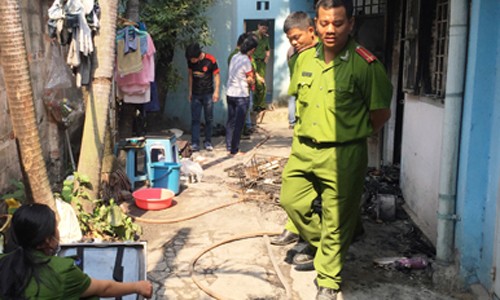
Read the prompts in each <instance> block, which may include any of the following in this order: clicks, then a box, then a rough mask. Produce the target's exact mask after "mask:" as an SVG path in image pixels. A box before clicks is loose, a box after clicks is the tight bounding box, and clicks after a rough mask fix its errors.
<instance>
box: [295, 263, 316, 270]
mask: <svg viewBox="0 0 500 300" xmlns="http://www.w3.org/2000/svg"><path fill="white" fill-rule="evenodd" d="M295 270H296V271H299V272H307V271H314V261H310V262H307V263H303V264H299V265H295Z"/></svg>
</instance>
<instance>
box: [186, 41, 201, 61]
mask: <svg viewBox="0 0 500 300" xmlns="http://www.w3.org/2000/svg"><path fill="white" fill-rule="evenodd" d="M200 54H201V47H200V44H198V43H193V44H191V45H189V46H187V48H186V59H191V58H198V57H200Z"/></svg>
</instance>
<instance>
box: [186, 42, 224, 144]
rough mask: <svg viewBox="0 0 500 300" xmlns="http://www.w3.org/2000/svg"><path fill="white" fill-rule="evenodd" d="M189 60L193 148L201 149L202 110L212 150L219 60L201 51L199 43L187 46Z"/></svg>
mask: <svg viewBox="0 0 500 300" xmlns="http://www.w3.org/2000/svg"><path fill="white" fill-rule="evenodd" d="M186 59H187V61H188V100H189V102H190V103H191V149H192V150H193V151H199V150H200V124H201V121H200V119H201V110H202V109H203V112H204V115H205V140H204V146H205V149H206V150H207V151H212V150H213V149H214V148H213V146H212V121H213V103H215V102H217V101H219V87H220V75H219V72H220V70H219V66H218V65H217V60H216V59H215V57H213V56H212V55H211V54H209V53H205V52H203V51H201V47H200V45H199V44H198V43H194V44H191V45H189V46H188V47H187V48H186Z"/></svg>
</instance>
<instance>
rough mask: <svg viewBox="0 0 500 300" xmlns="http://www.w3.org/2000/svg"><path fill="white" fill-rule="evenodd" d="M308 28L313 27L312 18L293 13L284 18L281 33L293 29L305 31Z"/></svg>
mask: <svg viewBox="0 0 500 300" xmlns="http://www.w3.org/2000/svg"><path fill="white" fill-rule="evenodd" d="M309 27H314V22H313V20H312V18H311V17H310V16H309V15H308V14H307V13H306V12H303V11H294V12H292V13H291V14H289V15H288V17H286V19H285V23H284V24H283V31H284V32H285V33H287V32H288V31H290V30H291V29H293V28H298V29H300V30H307V28H309Z"/></svg>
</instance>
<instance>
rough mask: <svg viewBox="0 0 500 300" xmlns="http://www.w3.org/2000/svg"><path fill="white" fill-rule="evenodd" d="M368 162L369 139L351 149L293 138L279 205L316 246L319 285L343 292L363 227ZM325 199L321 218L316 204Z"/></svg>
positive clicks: (354, 144) (309, 241)
mask: <svg viewBox="0 0 500 300" xmlns="http://www.w3.org/2000/svg"><path fill="white" fill-rule="evenodd" d="M367 164H368V153H367V145H366V141H364V140H362V141H360V142H359V143H351V144H348V145H341V146H332V144H321V145H318V144H314V143H313V142H312V141H311V140H310V139H305V138H298V137H294V139H293V143H292V152H291V154H290V158H289V159H288V162H287V164H286V166H285V168H284V170H283V175H282V177H283V182H282V187H281V197H280V202H281V205H282V206H283V208H284V209H285V211H286V212H287V214H288V217H289V218H290V219H291V221H292V222H293V224H294V225H295V227H296V228H297V229H298V231H299V233H300V236H301V237H302V238H303V239H305V240H306V241H307V242H308V243H309V244H310V245H312V246H314V247H316V248H317V252H316V256H315V258H314V268H315V269H316V272H317V284H318V285H319V286H321V287H328V288H332V289H339V288H340V283H341V277H340V271H341V270H342V265H343V262H344V259H345V255H346V253H347V250H348V248H349V245H350V244H351V242H352V238H353V235H354V232H355V231H356V229H359V228H357V226H359V225H360V223H359V221H360V207H359V206H360V201H361V196H362V195H363V185H364V177H365V174H366V168H367ZM318 194H319V195H321V198H322V217H321V218H320V216H318V215H317V214H314V213H313V211H312V207H311V204H312V202H313V200H314V199H315V198H316V197H317V196H318Z"/></svg>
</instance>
